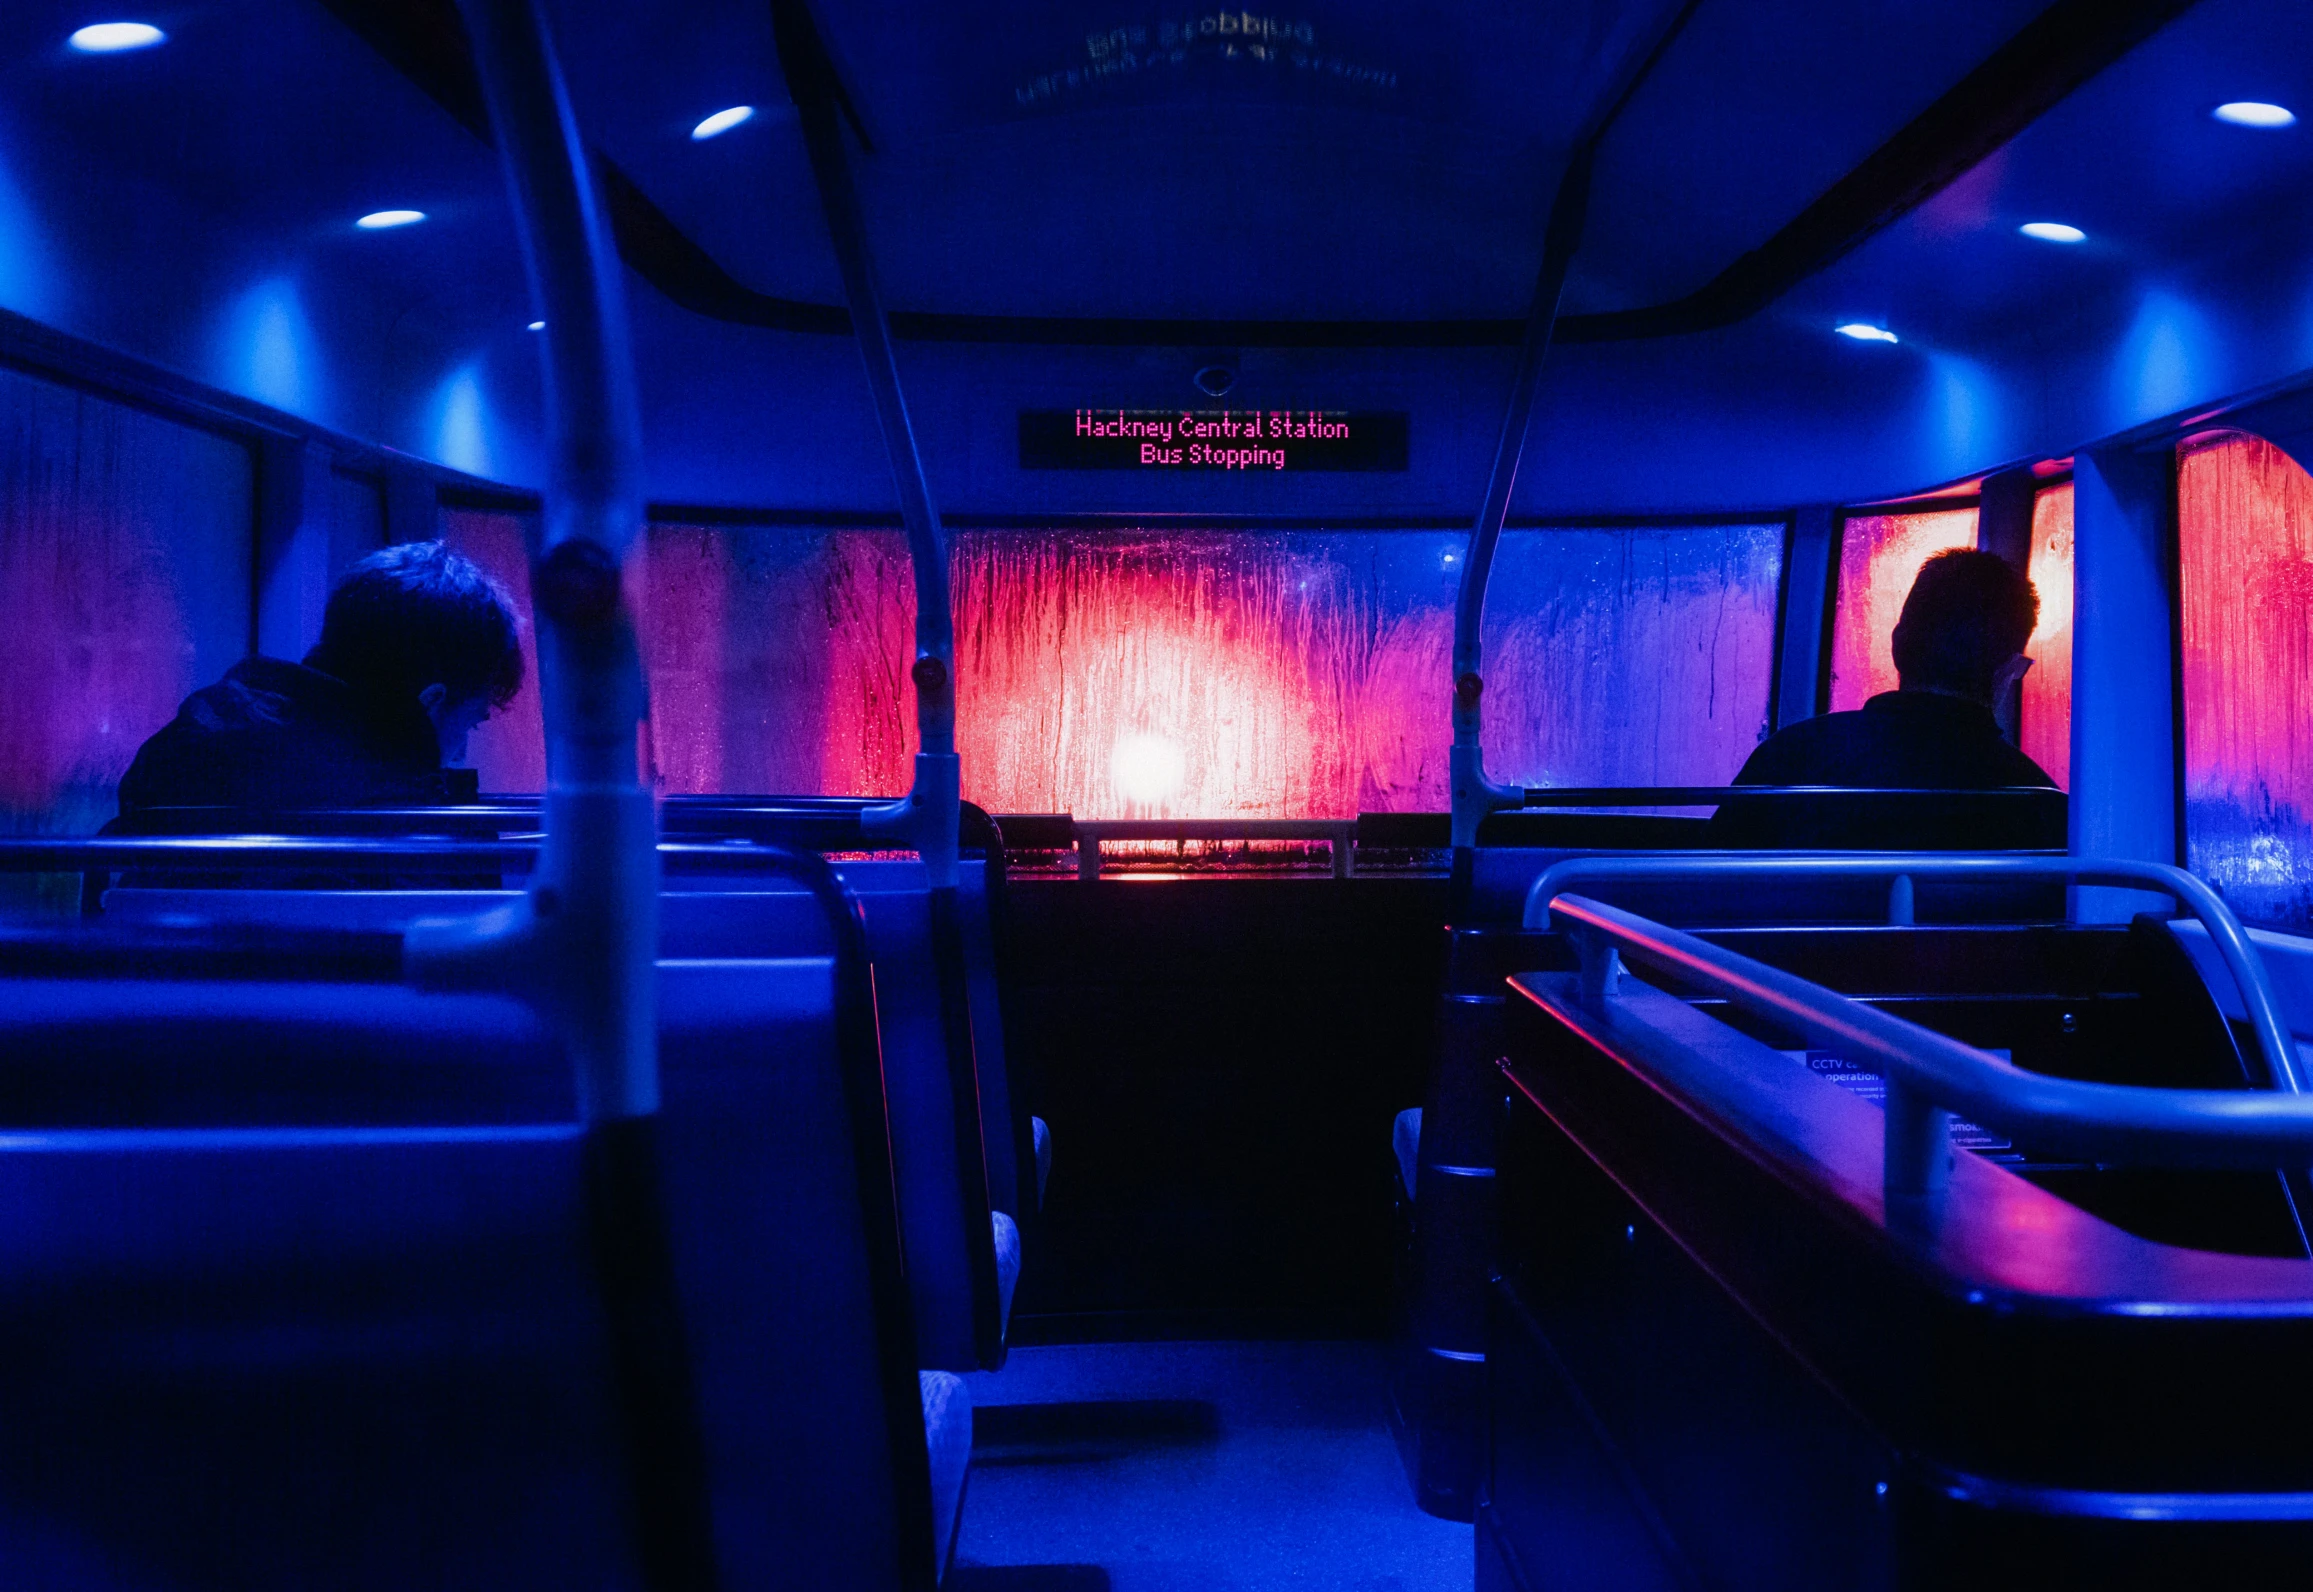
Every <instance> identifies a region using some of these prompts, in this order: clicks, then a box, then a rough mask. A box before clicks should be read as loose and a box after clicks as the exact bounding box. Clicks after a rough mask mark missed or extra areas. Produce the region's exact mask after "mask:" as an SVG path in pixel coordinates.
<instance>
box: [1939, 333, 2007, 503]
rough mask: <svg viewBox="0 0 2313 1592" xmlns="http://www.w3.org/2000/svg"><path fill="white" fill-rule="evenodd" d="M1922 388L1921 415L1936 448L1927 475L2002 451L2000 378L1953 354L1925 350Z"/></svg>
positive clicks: (1975, 463) (1952, 471)
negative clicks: (1925, 386) (1924, 389)
mask: <svg viewBox="0 0 2313 1592" xmlns="http://www.w3.org/2000/svg"><path fill="white" fill-rule="evenodd" d="M1927 366H1928V382H1929V387H1928V393H1927V402H1926V407H1925V412H1924V413H1923V414H1922V416H1921V419H1922V421H1923V422H1924V429H1925V430H1926V431H1927V432H1928V434H1929V435H1930V436H1931V437H1932V438H1933V439H1934V442H1935V445H1936V446H1937V447H1938V448H1940V449H1941V450H1942V457H1941V458H1940V459H1939V460H1938V461H1937V467H1936V468H1934V469H1931V470H1930V471H1928V472H1927V473H1928V474H1930V475H1933V476H1956V475H1961V474H1964V473H1966V472H1967V471H1969V470H1971V469H1975V468H1977V467H1979V466H1981V465H1982V463H1983V462H1984V461H1985V460H1986V459H1994V458H1998V457H2000V456H2001V455H2002V454H2003V453H2004V452H2006V451H2007V449H2006V447H2005V445H2004V444H2005V430H2006V421H2007V406H2006V403H2005V401H2004V397H2003V393H2002V388H2001V384H2000V378H1999V377H1998V376H1997V375H1996V374H1995V373H1994V372H1993V371H1991V370H1990V369H1988V368H1987V367H1985V366H1984V365H1982V364H1980V363H1978V362H1977V361H1975V360H1973V359H1968V358H1966V357H1964V356H1962V355H1959V354H1945V353H1932V354H1929V355H1928V356H1927Z"/></svg>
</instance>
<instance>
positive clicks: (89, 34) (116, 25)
mask: <svg viewBox="0 0 2313 1592" xmlns="http://www.w3.org/2000/svg"><path fill="white" fill-rule="evenodd" d="M166 38H168V35H167V34H166V33H163V32H162V31H161V30H160V29H159V28H156V27H154V26H153V25H152V24H151V23H150V22H92V23H90V24H89V25H88V26H87V27H85V28H80V29H77V30H75V32H74V33H73V35H72V37H71V38H69V39H67V40H65V42H66V43H67V44H69V45H71V46H72V47H73V48H74V49H76V50H78V51H80V52H81V53H82V54H84V55H113V54H116V53H118V52H119V51H122V50H149V49H151V48H152V47H153V46H154V45H156V44H159V43H161V42H162V41H163V40H165V39H166Z"/></svg>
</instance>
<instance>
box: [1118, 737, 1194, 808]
mask: <svg viewBox="0 0 2313 1592" xmlns="http://www.w3.org/2000/svg"><path fill="white" fill-rule="evenodd" d="M1187 773H1188V767H1187V764H1186V762H1185V761H1184V760H1183V758H1182V757H1181V749H1180V748H1179V747H1178V746H1175V745H1174V744H1173V743H1172V742H1171V741H1168V740H1166V739H1165V738H1164V737H1163V736H1161V735H1127V736H1125V737H1123V738H1122V739H1121V740H1119V741H1118V742H1117V743H1116V750H1115V751H1114V752H1111V753H1110V754H1109V758H1108V775H1109V778H1110V779H1112V780H1114V781H1115V782H1116V789H1117V794H1119V795H1121V796H1122V797H1124V799H1125V800H1126V801H1129V802H1136V803H1139V804H1142V805H1144V806H1154V805H1155V804H1157V803H1158V802H1161V801H1163V800H1164V799H1165V798H1166V797H1168V796H1170V795H1171V794H1172V793H1173V792H1175V791H1177V790H1179V789H1180V788H1181V780H1182V779H1183V777H1184V776H1185V775H1186V774H1187Z"/></svg>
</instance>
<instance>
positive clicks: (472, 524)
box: [440, 504, 546, 795]
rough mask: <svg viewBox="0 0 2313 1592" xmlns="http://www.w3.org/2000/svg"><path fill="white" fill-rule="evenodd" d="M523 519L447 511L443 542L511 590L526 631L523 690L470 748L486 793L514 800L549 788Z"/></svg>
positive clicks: (470, 510)
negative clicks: (531, 632) (531, 792)
mask: <svg viewBox="0 0 2313 1592" xmlns="http://www.w3.org/2000/svg"><path fill="white" fill-rule="evenodd" d="M523 519H524V516H522V515H519V514H508V513H503V512H500V511H496V510H491V509H474V508H454V507H451V506H450V505H448V504H444V505H443V507H442V515H441V520H440V525H441V531H442V541H443V542H444V543H445V544H446V545H447V546H448V547H449V549H450V551H452V552H454V553H462V554H464V555H465V556H466V557H468V558H470V559H472V560H473V561H474V562H475V563H477V564H479V565H481V566H482V569H483V572H484V573H485V574H488V575H489V576H490V577H491V578H493V579H494V580H496V581H497V582H498V584H499V585H501V586H503V587H505V588H506V595H507V596H509V597H511V598H513V599H514V613H515V616H516V618H517V620H518V621H519V622H520V624H521V627H522V689H521V691H520V692H519V693H517V694H516V696H515V698H514V700H513V701H512V702H509V703H507V704H506V707H505V708H504V710H503V711H501V712H498V713H494V714H492V715H491V716H490V722H489V723H487V724H485V725H483V726H482V727H481V728H480V729H478V730H476V731H475V732H474V735H473V739H472V740H470V741H468V742H467V743H466V750H467V760H468V761H469V762H471V763H472V764H473V765H474V772H475V773H476V774H478V775H479V776H480V777H481V781H482V789H483V790H485V791H487V792H489V793H491V794H493V795H498V794H506V795H515V794H519V793H521V792H524V791H542V790H544V789H545V788H546V725H545V721H544V719H543V718H542V717H541V716H540V714H539V709H538V645H537V641H536V639H535V638H534V637H532V635H531V634H530V554H529V550H528V546H527V544H526V542H525V541H524V539H523V529H524V528H523Z"/></svg>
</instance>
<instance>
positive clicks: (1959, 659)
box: [1714, 548, 2063, 849]
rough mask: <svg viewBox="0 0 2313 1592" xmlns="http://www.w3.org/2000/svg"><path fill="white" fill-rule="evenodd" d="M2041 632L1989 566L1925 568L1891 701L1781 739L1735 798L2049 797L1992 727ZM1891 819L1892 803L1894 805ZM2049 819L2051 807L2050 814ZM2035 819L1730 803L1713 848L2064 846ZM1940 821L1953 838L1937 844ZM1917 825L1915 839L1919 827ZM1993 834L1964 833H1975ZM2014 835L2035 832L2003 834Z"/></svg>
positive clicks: (2025, 583) (1934, 807) (1994, 558)
mask: <svg viewBox="0 0 2313 1592" xmlns="http://www.w3.org/2000/svg"><path fill="white" fill-rule="evenodd" d="M2039 619H2040V596H2039V593H2038V592H2036V591H2035V590H2033V587H2032V583H2031V581H2030V580H2028V579H2026V578H2025V576H2024V574H2023V572H2022V571H2020V570H2018V569H2017V568H2016V567H2015V566H2014V565H2013V564H2010V563H2009V562H2008V561H2007V560H2006V559H2004V558H2001V557H2000V556H1998V555H1997V554H1995V553H1982V552H1973V551H1969V550H1966V549H1959V548H1955V549H1951V550H1949V551H1946V552H1941V553H1938V554H1936V555H1935V556H1934V557H1933V558H1930V559H1929V560H1928V561H1927V562H1926V563H1925V564H1923V565H1921V566H1920V572H1919V577H1918V579H1917V580H1915V581H1914V582H1913V583H1912V588H1911V593H1910V595H1909V596H1907V597H1906V598H1905V599H1904V604H1903V613H1902V615H1901V617H1900V618H1898V619H1897V621H1896V626H1895V635H1894V638H1893V642H1894V644H1893V649H1892V650H1893V652H1894V654H1895V672H1896V680H1897V688H1896V689H1895V690H1893V691H1882V692H1881V693H1879V694H1878V695H1877V696H1875V697H1872V698H1871V699H1870V700H1869V701H1867V702H1865V703H1864V704H1863V706H1862V707H1861V708H1859V709H1857V710H1854V711H1852V712H1847V713H1827V714H1823V715H1821V716H1820V717H1817V718H1812V719H1803V720H1801V721H1800V722H1799V723H1797V724H1793V725H1790V726H1788V727H1787V728H1785V729H1782V730H1779V731H1777V732H1776V733H1775V734H1774V735H1772V736H1770V737H1769V738H1768V739H1767V740H1766V741H1764V742H1762V743H1761V744H1760V746H1759V747H1758V749H1757V750H1756V751H1754V752H1752V754H1751V755H1750V757H1749V758H1748V759H1747V760H1746V761H1745V762H1744V764H1743V767H1742V771H1741V772H1740V773H1738V774H1737V775H1736V776H1735V784H1736V785H1738V786H1742V785H1836V786H1846V787H1850V788H1857V789H1867V790H1994V789H2001V788H2006V787H2013V786H2024V785H2036V786H2047V787H2053V786H2054V785H2055V781H2054V780H2052V779H2050V778H2049V777H2048V774H2047V771H2046V770H2045V769H2043V768H2041V767H2040V765H2039V764H2037V763H2035V762H2033V761H2032V759H2030V758H2029V757H2026V756H2025V755H2024V754H2023V753H2022V752H2021V751H2019V750H2017V748H2016V747H2015V746H2014V745H2013V744H2012V743H2010V742H2009V741H2008V739H2007V738H2006V737H2005V736H2003V735H2002V734H2001V732H2000V726H1999V722H1998V720H1997V719H1996V718H1995V717H1994V715H1993V707H1994V704H1996V703H1999V702H2001V701H2004V700H2005V699H2006V698H2007V697H2008V695H2009V693H2010V692H2011V691H2013V689H2014V688H2015V686H2016V685H2017V683H2018V682H2019V681H2021V680H2022V679H2023V677H2024V671H2025V670H2026V669H2028V668H2029V667H2031V660H2029V659H2028V658H2026V657H2025V656H2024V647H2025V645H2026V644H2027V643H2028V642H2029V641H2030V640H2031V639H2032V630H2033V627H2034V626H2035V625H2037V624H2038V623H2039ZM1897 805H1898V806H1900V804H1897ZM2046 810H2047V811H2048V812H2053V811H2055V809H2054V808H2053V806H2049V807H2048V808H2047V809H2046ZM2035 811H2037V809H2030V808H2023V807H2017V806H2014V805H2013V804H2010V805H2009V806H2006V807H2000V808H1993V807H1985V808H1983V809H1982V811H1981V813H1979V814H1976V815H1974V816H1973V817H1964V816H1961V807H1960V805H1959V804H1955V803H1951V802H1942V803H1923V804H1919V813H1918V814H1910V815H1906V814H1899V813H1898V812H1897V811H1895V810H1894V808H1893V807H1890V806H1888V805H1887V804H1880V805H1879V806H1877V807H1874V806H1871V805H1868V804H1857V803H1854V802H1846V803H1842V802H1840V801H1839V799H1838V798H1835V797H1826V798H1824V799H1823V800H1822V801H1820V802H1818V801H1813V800H1799V801H1792V800H1785V801H1783V802H1781V803H1779V804H1775V803H1770V802H1769V801H1767V800H1766V799H1761V800H1758V801H1753V802H1729V803H1727V804H1725V805H1724V806H1722V807H1721V808H1720V809H1719V813H1718V815H1717V818H1716V819H1715V820H1714V827H1715V828H1716V829H1717V830H1718V831H1719V833H1718V834H1717V835H1715V836H1714V839H1715V840H1716V841H1718V842H1719V843H1722V844H1741V845H1768V846H1841V845H1872V846H1888V847H1895V848H1898V849H1902V848H1907V847H1912V846H1931V847H1934V846H1951V845H1959V846H1963V847H1971V848H1973V847H1984V848H1993V847H2002V846H2012V845H2019V844H2021V845H2034V846H2037V845H2048V844H2054V845H2057V846H2061V845H2062V844H2063V838H2062V836H2061V835H2060V834H2050V833H2046V832H2043V831H2045V830H2046V829H2047V820H2046V818H2045V816H2041V817H2025V816H2018V817H2016V818H2013V819H2011V818H2009V817H2007V816H2006V815H2008V814H2016V815H2025V814H2029V813H2032V812H2035ZM1947 820H1948V824H1949V827H1951V828H1953V830H1954V832H1953V833H1951V834H1948V835H1947V834H1941V833H1937V832H1936V831H1937V830H1938V829H1939V828H1941V827H1944V826H1945V825H1946V822H1947ZM1923 821H1924V827H1922V825H1923ZM1979 821H1980V822H1986V823H1990V824H1991V825H1992V826H1993V827H1992V828H1991V829H1986V830H1976V831H1974V832H1972V833H1971V832H1970V828H1969V826H1970V825H1971V824H1974V823H1976V822H1979ZM2017 825H2021V827H2022V828H2023V829H2028V830H2030V831H2032V832H2031V833H2029V834H2026V833H2020V832H2019V833H2009V832H2008V831H2009V830H2010V829H2011V828H2012V827H2015V826H2017Z"/></svg>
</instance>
